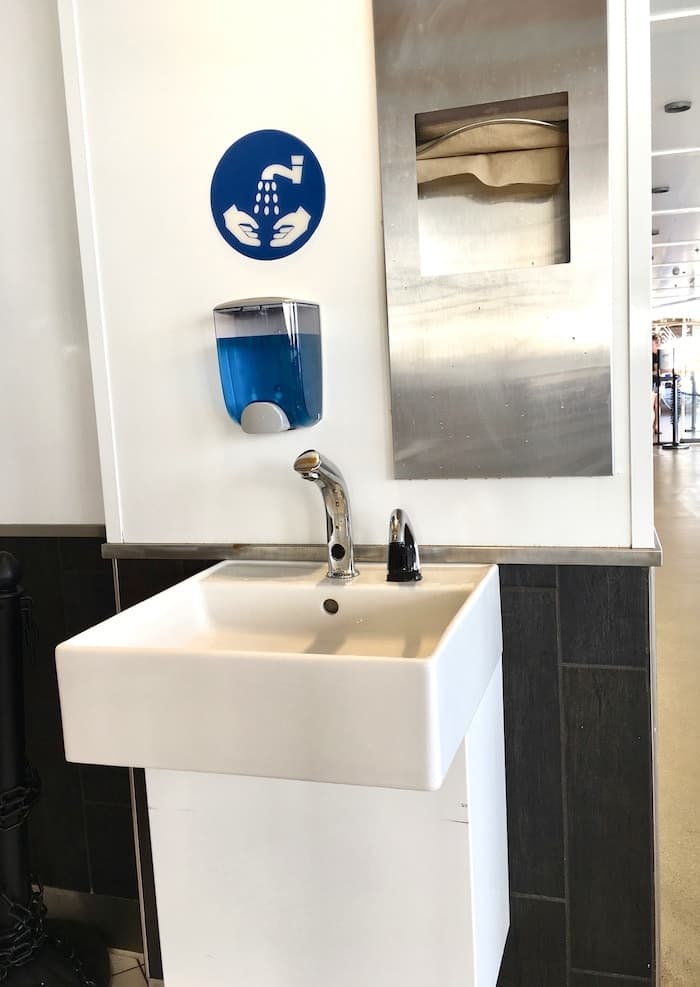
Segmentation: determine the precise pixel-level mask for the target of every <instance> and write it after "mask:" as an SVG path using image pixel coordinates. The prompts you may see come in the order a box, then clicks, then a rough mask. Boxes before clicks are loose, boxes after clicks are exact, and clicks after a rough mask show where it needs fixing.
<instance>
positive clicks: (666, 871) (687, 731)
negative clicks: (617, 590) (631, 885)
mask: <svg viewBox="0 0 700 987" xmlns="http://www.w3.org/2000/svg"><path fill="white" fill-rule="evenodd" d="M655 467H656V469H655V473H656V526H657V529H658V532H659V536H660V538H661V542H662V544H663V548H664V565H663V567H662V568H661V569H659V570H658V571H657V576H656V620H657V690H658V695H657V709H658V734H657V770H658V785H657V797H658V844H659V888H660V936H661V950H660V968H661V987H695V985H698V984H700V936H698V916H699V915H700V771H699V770H698V752H699V751H700V716H698V708H699V706H700V445H697V446H693V447H691V448H690V449H689V450H687V451H685V452H671V451H666V450H658V449H657V450H656V455H655Z"/></svg>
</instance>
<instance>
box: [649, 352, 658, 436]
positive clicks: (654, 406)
mask: <svg viewBox="0 0 700 987" xmlns="http://www.w3.org/2000/svg"><path fill="white" fill-rule="evenodd" d="M659 345H660V340H659V337H658V336H657V334H656V333H655V332H653V333H652V334H651V414H652V421H653V423H654V425H653V428H654V435H655V436H657V435H659V428H657V427H656V423H657V421H658V414H659V365H660V364H659V360H660V357H659ZM659 425H660V423H659Z"/></svg>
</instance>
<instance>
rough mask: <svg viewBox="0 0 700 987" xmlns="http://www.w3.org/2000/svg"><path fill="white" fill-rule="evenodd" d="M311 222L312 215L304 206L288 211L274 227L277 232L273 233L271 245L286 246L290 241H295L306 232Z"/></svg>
mask: <svg viewBox="0 0 700 987" xmlns="http://www.w3.org/2000/svg"><path fill="white" fill-rule="evenodd" d="M310 222H311V216H310V215H309V214H308V213H307V211H306V209H304V207H303V206H299V208H298V209H297V211H296V212H290V213H287V215H286V216H282V218H281V219H278V220H277V222H276V223H275V225H274V226H273V227H272V228H273V230H275V231H276V232H275V233H273V235H272V240H271V241H270V246H271V247H286V246H288V245H289V244H290V243H294V241H295V240H298V239H299V237H300V236H303V235H304V233H306V231H307V230H308V228H309V223H310Z"/></svg>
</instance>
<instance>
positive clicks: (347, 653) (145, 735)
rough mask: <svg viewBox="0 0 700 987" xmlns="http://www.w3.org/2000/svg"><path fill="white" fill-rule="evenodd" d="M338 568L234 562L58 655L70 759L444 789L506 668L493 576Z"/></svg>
mask: <svg viewBox="0 0 700 987" xmlns="http://www.w3.org/2000/svg"><path fill="white" fill-rule="evenodd" d="M325 571H326V569H325V566H320V565H315V564H296V563H264V562H260V563H253V562H222V563H220V564H219V565H216V566H214V567H212V568H211V569H208V570H206V571H205V572H202V573H200V574H199V575H197V576H194V577H193V578H191V579H188V580H185V581H184V582H182V583H179V584H178V585H177V586H174V587H172V588H171V589H168V590H166V591H165V592H163V593H159V594H158V595H157V596H154V597H152V598H151V599H149V600H146V601H144V602H143V603H140V604H138V605H137V606H135V607H132V608H131V609H129V610H125V611H124V612H123V613H120V614H118V615H117V616H116V617H112V618H111V619H110V620H107V621H105V622H104V623H102V624H98V625H97V626H95V627H92V628H90V629H89V630H87V631H85V632H83V633H82V634H79V635H77V636H76V637H74V638H71V639H70V640H69V641H66V642H65V643H63V644H61V645H59V647H58V648H57V649H56V663H57V668H58V682H59V690H60V696H61V711H62V718H63V734H64V741H65V748H66V756H67V758H68V760H71V761H79V762H87V763H91V764H120V765H129V766H132V767H147V768H171V769H177V770H185V771H207V772H221V773H225V774H237V775H257V776H261V777H270V778H293V779H299V780H304V781H323V782H338V783H344V784H352V785H367V786H380V787H387V788H406V789H425V790H434V789H437V788H439V787H440V785H441V784H442V781H443V779H444V777H445V775H446V773H447V770H448V768H449V767H450V764H451V762H452V759H453V757H454V754H455V752H456V750H457V748H458V746H459V744H460V743H461V741H462V740H463V738H464V736H465V734H466V732H467V730H468V728H469V724H470V723H471V720H472V717H473V716H474V713H475V712H476V709H477V707H478V705H479V703H480V701H481V698H482V696H483V695H484V692H485V690H486V687H487V685H488V683H489V680H490V678H491V676H492V673H493V670H494V669H495V667H496V665H497V664H498V662H499V659H500V656H501V618H500V600H499V585H498V570H497V568H496V567H495V566H476V565H426V566H424V567H423V580H422V581H421V582H419V583H411V584H399V583H387V582H386V574H385V569H384V567H383V566H380V565H364V566H362V567H361V572H360V575H359V576H358V577H357V578H355V579H354V580H352V581H351V582H349V583H342V582H338V583H334V582H332V581H331V580H328V579H326V577H325ZM333 611H335V612H333Z"/></svg>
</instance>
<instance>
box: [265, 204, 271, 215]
mask: <svg viewBox="0 0 700 987" xmlns="http://www.w3.org/2000/svg"><path fill="white" fill-rule="evenodd" d="M265 215H266V216H269V215H270V207H269V206H265Z"/></svg>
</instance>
